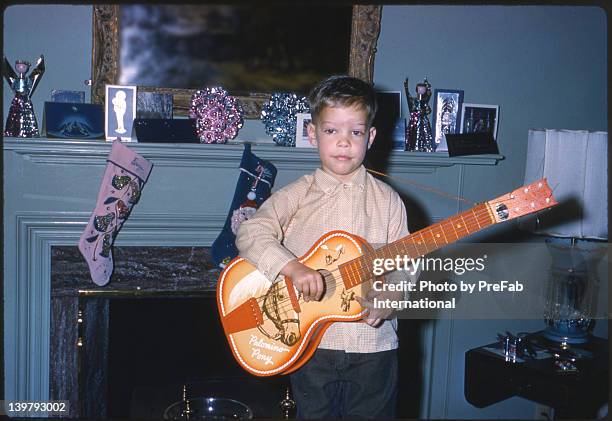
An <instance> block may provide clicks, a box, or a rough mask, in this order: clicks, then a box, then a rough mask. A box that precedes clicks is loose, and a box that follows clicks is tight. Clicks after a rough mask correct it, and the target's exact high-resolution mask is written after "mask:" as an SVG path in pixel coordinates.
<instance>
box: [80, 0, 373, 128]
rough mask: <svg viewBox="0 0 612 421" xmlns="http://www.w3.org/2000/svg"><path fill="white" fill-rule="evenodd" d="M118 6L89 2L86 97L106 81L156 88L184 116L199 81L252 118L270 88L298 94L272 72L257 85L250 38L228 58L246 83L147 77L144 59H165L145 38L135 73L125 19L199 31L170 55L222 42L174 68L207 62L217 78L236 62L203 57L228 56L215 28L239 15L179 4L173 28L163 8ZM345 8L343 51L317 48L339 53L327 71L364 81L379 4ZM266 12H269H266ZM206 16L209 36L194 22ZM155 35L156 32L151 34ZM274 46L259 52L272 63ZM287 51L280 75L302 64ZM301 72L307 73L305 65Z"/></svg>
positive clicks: (98, 92)
mask: <svg viewBox="0 0 612 421" xmlns="http://www.w3.org/2000/svg"><path fill="white" fill-rule="evenodd" d="M123 7H130V6H127V5H126V6H122V5H94V6H93V52H92V86H91V98H92V102H94V103H104V87H105V85H107V84H124V85H137V86H138V89H139V91H144V92H160V93H170V94H172V95H173V108H174V113H175V115H187V114H188V111H189V101H190V98H191V95H192V94H193V92H195V90H196V88H195V87H194V85H195V86H201V87H200V89H201V88H203V87H204V86H223V87H224V88H226V89H227V90H228V91H229V92H230V94H232V95H234V96H236V97H237V98H238V99H239V100H240V101H241V103H242V106H243V109H244V117H245V118H252V119H258V118H259V117H260V114H261V107H262V105H263V103H264V102H266V101H267V100H268V99H269V97H270V94H271V93H272V92H276V91H283V90H286V91H293V92H298V93H299V91H302V90H303V89H300V88H299V87H297V86H296V85H292V86H289V85H290V83H289V82H293V80H291V81H289V80H286V84H287V87H285V86H283V83H285V82H283V81H282V80H280V81H279V78H278V77H272V76H270V77H267V79H269V80H271V81H274V83H276V85H269V86H268V87H267V88H266V87H265V86H263V85H261V84H260V83H259V82H260V81H261V80H263V79H266V77H265V75H264V74H263V73H256V71H259V68H260V67H259V64H260V63H261V62H262V60H261V59H259V58H254V55H253V54H255V52H253V50H254V49H255V48H254V47H257V45H258V44H257V43H253V42H251V44H246V43H245V45H246V46H247V47H248V48H247V47H245V46H243V45H240V43H239V44H238V46H237V47H235V48H238V50H236V51H237V53H236V54H235V55H234V56H233V57H240V58H244V60H242V61H244V62H245V63H242V62H241V63H239V64H240V65H241V66H245V68H246V69H247V71H244V70H242V73H243V74H245V73H254V74H255V75H256V76H257V78H256V79H251V82H249V81H248V80H245V81H242V80H240V78H236V80H238V82H236V83H237V84H236V85H234V86H232V85H233V84H234V83H235V82H234V81H229V80H226V79H217V80H213V81H211V82H206V81H204V82H202V81H200V82H197V81H196V82H191V85H192V86H189V83H190V82H185V83H186V85H187V86H178V85H180V83H178V82H177V80H178V79H181V83H182V80H187V79H188V78H187V77H182V76H181V77H180V78H176V77H174V79H173V80H172V79H151V78H149V77H148V76H149V74H150V71H148V68H149V66H148V65H147V62H146V60H149V61H153V62H154V63H159V62H161V63H163V64H166V63H167V62H168V60H165V59H163V60H156V57H155V55H154V54H152V53H154V52H155V51H158V49H157V48H153V47H152V46H151V45H150V44H149V43H148V42H147V43H146V44H145V45H140V46H139V45H136V47H135V48H133V50H134V51H136V53H138V54H139V58H138V61H139V62H140V64H141V67H142V69H144V71H145V72H147V71H148V74H147V77H141V76H138V75H135V70H134V67H133V66H132V65H131V63H130V62H128V61H126V55H127V56H130V57H131V56H133V55H134V54H133V53H128V52H127V49H125V50H122V49H123V47H122V45H125V44H126V36H128V35H129V34H133V33H134V26H130V27H129V28H130V29H129V31H131V32H127V31H128V30H127V29H126V24H131V23H133V21H134V19H135V18H139V19H140V18H141V15H146V16H147V18H148V17H149V16H151V15H153V16H157V21H156V22H154V24H147V23H139V25H140V27H143V26H144V27H146V28H149V29H151V28H158V27H161V26H163V27H164V28H165V29H166V32H168V31H172V30H173V28H174V31H175V32H177V31H178V30H180V32H181V33H188V32H189V31H188V28H192V32H198V33H199V36H200V38H198V39H197V41H193V40H191V41H189V40H188V42H183V41H181V44H179V43H177V42H175V41H173V42H171V43H170V47H169V48H170V50H172V53H173V54H174V52H175V50H188V51H191V53H192V54H193V50H194V48H193V45H196V47H197V48H195V50H197V51H196V53H198V52H200V50H203V49H202V48H200V47H201V46H204V45H206V42H207V41H210V40H217V41H218V40H223V42H213V43H212V45H217V46H218V45H223V46H224V47H225V46H228V48H225V49H224V50H223V52H222V53H220V52H219V51H218V49H214V50H213V49H208V50H206V54H204V57H203V58H197V60H189V59H181V60H183V61H182V63H183V64H182V65H177V68H178V69H180V71H183V70H185V69H186V68H189V67H196V70H195V71H194V72H193V73H194V74H202V73H204V72H202V71H201V69H202V68H211V66H216V67H215V69H217V70H218V71H217V73H218V74H219V75H221V76H223V77H225V76H227V75H229V74H230V73H232V72H233V70H232V69H234V68H235V64H236V63H235V62H234V61H235V59H230V60H228V61H226V62H225V63H218V62H215V63H212V64H210V63H207V62H206V59H207V57H216V58H219V57H228V56H229V55H230V54H231V51H232V49H231V47H229V46H230V45H231V44H229V40H228V39H227V38H219V37H220V36H223V34H221V35H219V33H220V32H223V31H222V29H219V27H223V26H224V25H225V27H227V26H228V25H231V24H232V22H235V21H236V20H238V22H240V20H239V16H238V17H233V18H232V17H231V16H230V15H229V12H227V10H225V9H223V10H221V12H223V13H226V14H227V15H223V16H221V19H220V17H219V12H218V11H217V12H215V13H216V15H214V17H212V18H211V17H210V16H209V15H210V12H204V11H202V12H199V11H197V10H190V11H189V13H185V12H186V11H187V10H186V9H183V10H182V11H180V13H179V14H178V16H177V13H176V12H173V16H171V17H170V18H172V19H179V22H178V24H177V23H176V22H175V24H174V27H173V26H172V23H171V19H170V18H168V17H160V13H164V11H163V10H161V11H159V12H157V11H156V13H151V10H147V13H140V12H139V10H138V9H135V10H132V11H129V10H123V9H122V8H123ZM141 7H142V6H141ZM147 7H149V8H151V7H157V8H162V7H164V6H163V5H152V6H147ZM178 7H180V6H175V8H178ZM191 7H194V6H193V5H192V6H191ZM196 7H202V8H204V7H207V6H196ZM310 7H312V6H310ZM317 7H322V6H319V5H317ZM345 9H347V10H348V12H347V17H346V18H342V17H341V16H339V17H338V20H339V21H342V22H344V27H345V29H349V31H348V32H350V33H348V34H346V40H347V41H348V42H346V48H345V49H344V51H340V49H342V45H344V44H337V45H336V46H330V45H328V43H326V44H325V45H322V46H321V45H318V46H317V47H319V48H320V50H321V51H323V50H326V51H330V52H331V54H332V55H333V54H335V55H336V56H337V57H339V58H340V62H339V63H341V64H339V65H338V64H336V66H340V67H339V71H333V73H347V74H350V75H352V76H355V77H359V78H361V79H363V80H366V81H368V82H372V73H373V68H374V57H375V53H376V42H377V41H378V35H379V33H380V17H381V9H382V6H370V5H353V6H350V5H349V6H348V7H347V8H345ZM178 10H180V9H178ZM268 15H270V14H269V13H268ZM262 16H263V15H262ZM122 17H123V18H122ZM248 17H249V19H248V20H244V19H243V21H248V22H249V25H252V24H253V23H251V21H252V20H253V19H252V18H253V14H250V15H249V16H248ZM186 18H189V19H190V20H191V23H189V25H187V24H185V21H184V19H186ZM207 18H208V19H210V22H212V23H214V25H211V24H209V25H208V26H206V27H207V28H216V29H215V31H214V37H212V36H209V35H207V34H202V33H203V32H206V31H202V30H201V29H200V28H198V27H197V25H198V22H202V25H204V24H205V21H206V19H207ZM160 19H161V20H160ZM181 19H182V20H181ZM343 19H344V20H343ZM299 20H303V21H308V20H307V19H304V18H303V17H301V16H300V15H299V13H297V12H296V13H295V17H294V18H293V20H291V19H284V20H282V19H281V22H286V24H287V26H295V22H297V21H299ZM169 22H170V23H169ZM194 22H195V23H194ZM234 24H235V23H234ZM292 24H293V25H292ZM261 25H263V26H262V28H269V27H270V25H272V26H273V27H274V28H276V27H277V26H281V25H280V24H276V23H274V24H271V23H270V22H265V21H264V22H262V23H261ZM266 25H267V26H266ZM319 26H320V25H317V28H316V29H314V31H319V30H320V28H319ZM321 26H339V27H342V25H333V22H332V23H330V25H321ZM137 27H138V26H137ZM280 30H281V29H277V30H276V31H275V32H278V31H280ZM124 32H125V33H124ZM225 32H226V33H232V34H234V35H236V32H237V31H236V30H235V29H233V30H226V31H225ZM262 32H263V33H266V34H267V35H268V36H270V35H269V34H268V32H270V31H269V30H268V31H266V30H258V29H252V30H250V31H246V32H244V33H243V35H242V36H243V38H246V37H249V38H250V36H252V37H254V36H256V34H257V33H262ZM253 34H255V35H253ZM172 35H175V34H174V33H173V34H172ZM302 35H303V36H302V37H300V38H302V40H301V42H302V45H304V44H303V43H304V41H303V40H309V39H310V37H311V34H310V33H308V32H305V33H303V34H302ZM188 36H191V35H190V34H188ZM202 36H204V38H202ZM275 36H276V37H277V39H285V38H288V37H289V36H288V35H283V34H282V33H277V34H276V35H275ZM327 36H328V37H330V35H327ZM215 37H216V38H215ZM293 37H294V38H295V35H293ZM333 37H334V38H336V35H334V36H333ZM156 38H158V37H157V36H156ZM338 38H341V37H340V36H338ZM174 39H175V38H174ZM269 39H270V38H268V40H269ZM163 42H164V41H162V43H163ZM189 42H191V44H189ZM165 43H166V44H168V41H167V40H166V41H165ZM190 45H191V47H190ZM260 45H263V46H264V47H266V46H273V47H277V46H279V45H283V44H281V43H278V42H269V41H267V42H263V43H260ZM285 50H286V49H285ZM293 50H300V48H299V47H296V48H293ZM279 51H280V50H278V49H277V51H272V52H270V49H269V48H267V50H266V51H264V52H263V53H262V54H264V56H265V57H268V59H267V61H268V62H276V61H280V60H274V57H278V55H279V54H281V52H279ZM290 53H291V52H290V51H289V52H287V51H283V52H282V54H283V57H285V60H282V63H281V64H282V65H284V66H287V65H289V66H290V67H288V68H287V67H285V74H286V75H292V76H293V75H296V74H298V73H297V72H298V71H300V69H297V70H296V68H295V67H292V66H298V67H299V63H303V62H305V61H306V60H305V59H303V58H302V59H300V58H298V57H295V58H294V57H292V56H291V55H290ZM307 54H312V52H310V53H307ZM187 57H189V56H187ZM347 57H348V60H347V59H346V58H347ZM231 60H234V61H231ZM211 61H212V60H211ZM264 61H265V60H264ZM310 61H312V62H320V61H325V62H327V61H329V60H321V57H319V56H318V55H317V56H316V57H315V58H313V59H312V60H310ZM347 62H348V68H343V67H342V66H346V65H347ZM122 63H123V65H122ZM126 63H127V65H126ZM253 63H256V64H257V65H258V67H257V68H256V71H255V70H252V69H254V67H253ZM295 63H297V64H295ZM342 63H343V64H342ZM272 64H278V63H272ZM198 66H199V67H198ZM249 66H250V67H249ZM165 67H168V66H165ZM219 69H221V71H219ZM262 71H268V70H262ZM320 71H322V72H323V74H325V72H327V73H328V74H329V72H330V70H326V69H323V70H320ZM174 72H175V73H176V69H175V70H174ZM305 72H311V70H305ZM311 73H312V72H311ZM143 74H144V73H143ZM277 74H278V73H277ZM139 78H140V79H139ZM243 79H244V78H243ZM292 79H296V80H297V79H299V78H297V77H294V78H292ZM302 79H303V78H302ZM311 79H312V78H311ZM165 80H169V82H167V83H166V82H164V81H165ZM304 80H305V79H304ZM151 81H153V82H151ZM254 81H256V82H257V83H254ZM143 82H144V83H143ZM240 83H241V84H240ZM305 83H306V82H305ZM157 85H161V86H157ZM302 86H305V85H304V84H302ZM301 93H303V94H305V93H306V92H301Z"/></svg>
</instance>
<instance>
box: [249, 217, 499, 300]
mask: <svg viewBox="0 0 612 421" xmlns="http://www.w3.org/2000/svg"><path fill="white" fill-rule="evenodd" d="M485 215H486V216H487V217H488V216H490V215H489V212H488V210H487V209H479V210H477V211H472V212H470V211H467V213H466V215H461V217H462V219H463V220H464V223H465V225H466V226H467V227H468V232H467V235H470V234H471V233H472V232H469V231H471V227H473V228H474V230H473V232H476V231H478V230H479V229H481V228H482V227H483V225H484V226H488V225H487V222H489V224H490V223H491V222H490V218H486V221H485V220H482V221H481V219H482V216H485ZM465 216H467V218H465ZM480 222H483V224H481V223H480ZM425 229H427V228H425ZM419 233H420V232H419V231H417V232H415V233H414V234H412V235H411V236H410V237H413V236H414V235H416V234H419ZM420 235H421V237H422V238H424V237H423V236H422V233H420ZM432 238H433V239H434V243H436V244H435V246H436V247H437V246H438V244H437V242H436V241H435V237H432ZM457 239H459V236H457ZM399 241H401V242H406V239H403V240H398V242H399ZM445 243H446V244H448V242H445ZM390 244H393V243H390ZM430 244H431V243H430ZM413 246H414V247H415V249H416V250H417V252H418V248H417V247H416V245H415V244H413ZM423 246H424V247H425V249H426V253H429V250H428V247H427V242H424V244H423ZM431 251H433V249H432V250H431ZM375 253H376V250H374V252H368V251H366V252H365V253H364V254H362V255H361V256H359V257H357V258H355V259H352V260H351V261H355V260H357V259H360V258H364V260H367V258H368V257H370V256H372V255H375ZM351 261H349V262H346V263H345V264H347V263H350V262H351ZM367 269H368V267H363V266H361V264H360V265H359V267H357V268H354V269H348V270H347V275H348V277H349V278H352V277H356V278H357V279H359V278H362V277H364V276H367V280H370V279H371V277H372V276H374V275H373V274H371V275H370V274H369V272H368V270H367ZM339 270H340V268H339V267H338V268H336V269H332V270H330V271H327V272H328V273H330V274H331V275H332V280H333V286H334V287H335V286H336V285H337V284H338V281H339V280H342V276H340V278H339V279H338V278H336V276H335V275H334V274H333V272H338V271H339ZM324 282H325V283H326V287H328V283H327V279H324ZM362 282H365V281H362ZM362 282H360V283H362ZM357 285H359V283H358V284H356V285H355V286H357ZM265 298H266V296H265V295H264V296H261V297H258V298H257V300H258V301H260V300H265ZM297 301H298V303H299V302H300V301H302V302H305V301H303V298H301V297H300V298H298V300H297ZM278 302H279V303H287V302H288V304H289V305H284V306H283V305H281V306H279V307H278V309H279V311H287V310H289V308H290V306H291V300H290V298H286V299H281V300H279V301H278Z"/></svg>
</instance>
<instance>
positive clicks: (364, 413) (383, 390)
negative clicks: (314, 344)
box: [291, 349, 398, 419]
mask: <svg viewBox="0 0 612 421" xmlns="http://www.w3.org/2000/svg"><path fill="white" fill-rule="evenodd" d="M397 377H398V373H397V350H395V349H394V350H391V351H382V352H374V353H349V352H344V351H335V350H331V349H317V350H316V351H315V353H314V355H313V356H312V358H311V359H310V360H309V361H308V362H307V363H306V364H304V365H303V366H302V367H301V368H300V369H298V370H297V371H296V372H295V373H293V374H291V389H292V391H293V399H295V401H296V403H297V418H309V419H314V418H375V419H381V418H393V417H394V416H395V406H396V401H397Z"/></svg>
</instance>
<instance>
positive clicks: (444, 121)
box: [433, 89, 463, 151]
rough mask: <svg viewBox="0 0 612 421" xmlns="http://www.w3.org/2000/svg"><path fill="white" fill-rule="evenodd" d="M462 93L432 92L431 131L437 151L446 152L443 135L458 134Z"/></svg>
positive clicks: (457, 91) (440, 90)
mask: <svg viewBox="0 0 612 421" xmlns="http://www.w3.org/2000/svg"><path fill="white" fill-rule="evenodd" d="M462 104H463V91H461V90H454V89H436V90H435V91H434V110H433V111H434V112H433V127H434V129H433V131H434V139H435V142H436V150H437V151H447V150H448V148H447V146H446V138H445V135H446V134H448V133H450V134H456V133H459V129H460V125H461V105H462Z"/></svg>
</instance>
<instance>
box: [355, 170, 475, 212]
mask: <svg viewBox="0 0 612 421" xmlns="http://www.w3.org/2000/svg"><path fill="white" fill-rule="evenodd" d="M366 171H368V172H370V173H372V174H376V175H381V176H383V177H387V178H389V179H391V180H395V181H397V182H399V183H403V184H408V185H411V186H414V187H416V188H418V189H421V190H425V191H429V192H432V193H435V194H437V195H439V196H442V197H445V198H447V199H452V200H459V201H461V202H465V203H468V204H470V205H475V204H476V203H474V202H472V201H471V200H468V199H466V198H464V197H461V196H455V195H452V194H450V193H447V192H444V191H442V190H438V189H436V188H434V187H431V186H426V185H424V184H420V183H417V182H416V181H413V180H409V179H407V178H399V177H393V176H390V175H389V174H385V173H384V172H379V171H376V170H372V169H370V168H366Z"/></svg>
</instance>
